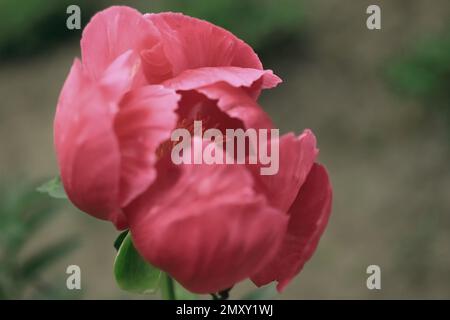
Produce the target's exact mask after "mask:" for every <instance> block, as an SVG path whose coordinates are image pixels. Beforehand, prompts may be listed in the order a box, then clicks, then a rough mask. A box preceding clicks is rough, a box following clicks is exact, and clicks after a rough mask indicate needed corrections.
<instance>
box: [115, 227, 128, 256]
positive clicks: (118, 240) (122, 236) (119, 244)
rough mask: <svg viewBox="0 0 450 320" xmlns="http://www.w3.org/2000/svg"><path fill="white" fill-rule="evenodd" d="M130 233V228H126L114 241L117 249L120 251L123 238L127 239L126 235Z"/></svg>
mask: <svg viewBox="0 0 450 320" xmlns="http://www.w3.org/2000/svg"><path fill="white" fill-rule="evenodd" d="M127 234H128V230H125V231H123V232H121V233H120V234H119V236H118V237H117V238H116V240H115V241H114V248H116V250H117V251H119V248H120V246H121V245H122V242H123V240H125V237H126V236H127Z"/></svg>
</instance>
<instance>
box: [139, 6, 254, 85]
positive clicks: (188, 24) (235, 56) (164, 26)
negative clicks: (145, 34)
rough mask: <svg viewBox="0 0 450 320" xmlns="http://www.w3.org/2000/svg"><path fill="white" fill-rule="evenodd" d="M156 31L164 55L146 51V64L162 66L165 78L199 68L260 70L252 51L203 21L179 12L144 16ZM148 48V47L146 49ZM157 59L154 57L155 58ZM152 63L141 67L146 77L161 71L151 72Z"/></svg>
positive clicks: (159, 73) (224, 31)
mask: <svg viewBox="0 0 450 320" xmlns="http://www.w3.org/2000/svg"><path fill="white" fill-rule="evenodd" d="M144 16H145V17H146V18H147V19H148V20H149V21H151V22H152V23H153V24H154V25H155V27H156V28H157V29H158V30H159V32H160V37H161V38H160V39H161V43H162V46H163V47H162V49H163V51H164V54H163V55H161V52H159V51H158V50H155V51H151V52H147V56H148V57H153V59H150V58H149V59H147V60H148V61H150V62H151V61H154V60H156V61H158V65H159V66H164V70H165V71H164V72H162V73H163V74H167V78H169V77H173V76H177V75H178V74H180V73H181V72H183V71H185V70H188V69H196V68H201V67H219V66H235V67H242V68H253V69H262V64H261V61H260V60H259V58H258V56H257V55H256V54H255V52H254V51H253V49H252V48H251V47H250V46H249V45H247V44H246V43H245V42H243V41H242V40H240V39H238V38H237V37H236V36H234V35H233V34H232V33H230V32H229V31H227V30H225V29H222V28H220V27H218V26H215V25H213V24H211V23H209V22H207V21H204V20H200V19H196V18H192V17H188V16H184V15H183V14H180V13H172V12H165V13H157V14H146V15H144ZM149 49H150V47H149ZM155 57H157V58H155ZM152 66H154V65H152V63H150V64H149V65H148V67H146V66H144V69H145V73H146V75H147V76H148V78H150V79H153V78H155V73H156V74H158V75H161V74H162V73H161V70H162V69H161V68H157V70H156V71H153V70H154V68H152Z"/></svg>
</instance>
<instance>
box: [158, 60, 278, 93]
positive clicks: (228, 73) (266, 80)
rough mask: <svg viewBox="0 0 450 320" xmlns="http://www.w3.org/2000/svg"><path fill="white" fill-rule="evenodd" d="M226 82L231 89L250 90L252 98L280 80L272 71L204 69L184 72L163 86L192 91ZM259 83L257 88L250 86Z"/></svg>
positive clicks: (233, 68)
mask: <svg viewBox="0 0 450 320" xmlns="http://www.w3.org/2000/svg"><path fill="white" fill-rule="evenodd" d="M218 82H226V83H228V84H229V85H231V86H233V87H236V88H237V87H247V88H250V87H251V89H252V92H250V93H253V95H252V97H253V98H255V95H256V93H255V91H256V92H258V93H259V91H261V89H270V88H273V87H276V86H277V85H278V84H279V83H280V82H281V79H280V78H279V77H277V76H276V75H274V74H273V72H272V70H260V69H250V68H238V67H215V68H212V67H204V68H198V69H193V70H186V71H184V72H183V73H181V74H180V75H178V76H177V77H174V78H171V79H169V80H167V81H165V82H164V83H163V84H164V85H165V86H167V87H169V88H173V89H176V90H193V89H197V88H201V87H204V86H208V85H211V84H215V83H218ZM256 82H258V83H259V86H258V87H253V86H252V85H253V84H255V83H256Z"/></svg>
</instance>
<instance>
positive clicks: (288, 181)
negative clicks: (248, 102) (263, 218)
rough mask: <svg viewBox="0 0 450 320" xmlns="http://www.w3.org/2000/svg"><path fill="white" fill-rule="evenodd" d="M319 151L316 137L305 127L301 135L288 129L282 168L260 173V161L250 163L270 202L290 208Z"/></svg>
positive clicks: (281, 146) (282, 142)
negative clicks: (276, 171)
mask: <svg viewBox="0 0 450 320" xmlns="http://www.w3.org/2000/svg"><path fill="white" fill-rule="evenodd" d="M318 153H319V151H318V149H317V148H316V137H315V136H314V134H313V133H312V132H311V131H310V130H308V129H306V130H305V131H304V132H303V133H302V134H301V135H300V136H299V137H296V136H295V135H294V134H293V133H288V134H285V135H283V136H282V137H281V138H280V142H279V170H278V173H277V174H275V175H261V174H260V166H259V165H250V166H249V168H250V169H251V170H252V172H253V173H254V176H255V179H256V181H257V186H258V187H259V190H261V191H263V192H264V193H265V194H266V195H267V198H268V199H270V204H271V205H272V206H274V207H276V208H279V209H280V210H282V211H283V212H287V211H288V209H289V208H290V206H291V205H292V203H293V202H294V200H295V198H296V197H297V194H298V192H299V190H300V187H301V186H302V184H303V183H304V182H305V180H306V178H307V176H308V174H309V172H310V170H311V167H312V166H313V164H314V161H315V160H316V158H317V154H318Z"/></svg>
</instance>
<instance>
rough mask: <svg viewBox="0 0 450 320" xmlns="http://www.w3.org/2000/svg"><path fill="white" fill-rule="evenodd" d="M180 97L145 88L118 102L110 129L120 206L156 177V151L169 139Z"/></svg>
mask: <svg viewBox="0 0 450 320" xmlns="http://www.w3.org/2000/svg"><path fill="white" fill-rule="evenodd" d="M179 99H180V96H179V95H178V94H176V93H175V91H174V90H171V89H166V88H164V87H162V86H159V85H152V86H145V87H141V88H139V89H135V90H133V91H131V92H130V93H128V94H127V95H126V96H125V98H124V99H123V100H122V103H121V105H120V110H119V112H118V114H117V116H116V119H115V124H114V129H115V132H116V134H117V138H118V140H119V147H120V153H121V178H120V204H121V205H122V206H125V205H126V204H128V203H129V202H130V201H131V200H133V199H134V198H135V197H136V196H137V195H139V194H140V193H142V192H143V191H145V189H147V188H148V186H149V185H150V184H151V183H152V182H153V181H154V179H155V177H156V169H155V168H154V165H155V163H156V160H157V155H156V150H157V148H158V147H159V145H160V144H161V143H162V142H163V141H165V140H167V139H169V138H170V134H171V132H172V130H173V128H174V127H175V124H176V121H177V116H176V114H175V109H176V108H177V102H178V100H179Z"/></svg>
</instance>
